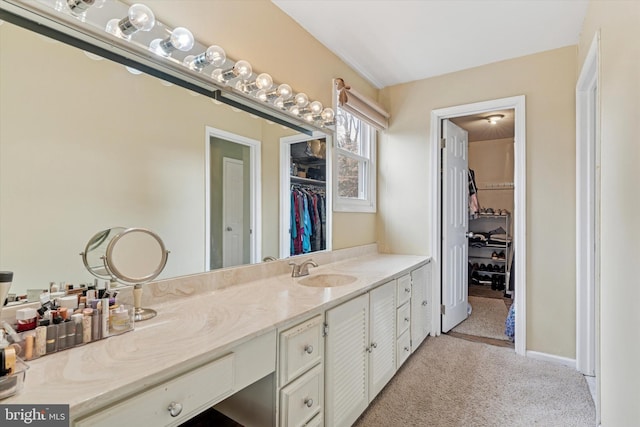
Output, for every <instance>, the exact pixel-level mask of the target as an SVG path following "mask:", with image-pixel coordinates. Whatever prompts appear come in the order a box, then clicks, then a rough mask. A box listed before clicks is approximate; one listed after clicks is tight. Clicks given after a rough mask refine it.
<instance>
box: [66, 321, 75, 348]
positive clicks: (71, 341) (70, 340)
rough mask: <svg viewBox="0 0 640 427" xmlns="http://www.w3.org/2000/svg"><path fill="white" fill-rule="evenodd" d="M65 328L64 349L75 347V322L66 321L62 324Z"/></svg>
mask: <svg viewBox="0 0 640 427" xmlns="http://www.w3.org/2000/svg"><path fill="white" fill-rule="evenodd" d="M64 324H65V327H66V328H67V343H66V344H65V346H64V348H71V347H73V346H74V345H76V322H75V321H73V320H71V319H68V320H66V321H65V322H64Z"/></svg>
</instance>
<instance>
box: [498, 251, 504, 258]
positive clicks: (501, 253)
mask: <svg viewBox="0 0 640 427" xmlns="http://www.w3.org/2000/svg"><path fill="white" fill-rule="evenodd" d="M498 259H504V251H501V252H500V253H499V254H498Z"/></svg>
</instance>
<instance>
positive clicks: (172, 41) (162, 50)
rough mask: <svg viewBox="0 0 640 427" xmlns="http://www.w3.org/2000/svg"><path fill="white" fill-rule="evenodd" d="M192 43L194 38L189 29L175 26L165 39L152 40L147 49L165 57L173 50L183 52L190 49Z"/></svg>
mask: <svg viewBox="0 0 640 427" xmlns="http://www.w3.org/2000/svg"><path fill="white" fill-rule="evenodd" d="M194 43H195V39H194V38H193V34H191V31H189V30H187V29H186V28H184V27H176V28H174V29H173V31H172V32H171V35H170V36H169V37H167V38H166V39H164V40H162V39H155V40H153V41H152V42H151V44H150V45H149V50H151V51H152V52H154V53H156V54H157V55H160V56H164V57H165V58H167V57H169V56H170V55H171V52H173V51H174V50H181V51H183V52H186V51H188V50H191V48H192V47H193V44H194Z"/></svg>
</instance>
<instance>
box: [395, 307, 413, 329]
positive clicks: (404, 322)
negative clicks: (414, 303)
mask: <svg viewBox="0 0 640 427" xmlns="http://www.w3.org/2000/svg"><path fill="white" fill-rule="evenodd" d="M410 325H411V304H409V303H407V304H405V305H403V306H402V307H400V308H399V309H398V310H396V331H397V332H396V334H397V335H396V336H398V337H399V336H400V335H402V334H403V333H404V331H406V330H408V329H409V326H410Z"/></svg>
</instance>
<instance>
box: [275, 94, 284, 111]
mask: <svg viewBox="0 0 640 427" xmlns="http://www.w3.org/2000/svg"><path fill="white" fill-rule="evenodd" d="M273 105H275V106H276V107H278V108H282V109H283V110H284V99H282V97H281V96H280V97H278V98H276V100H275V101H273Z"/></svg>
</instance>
